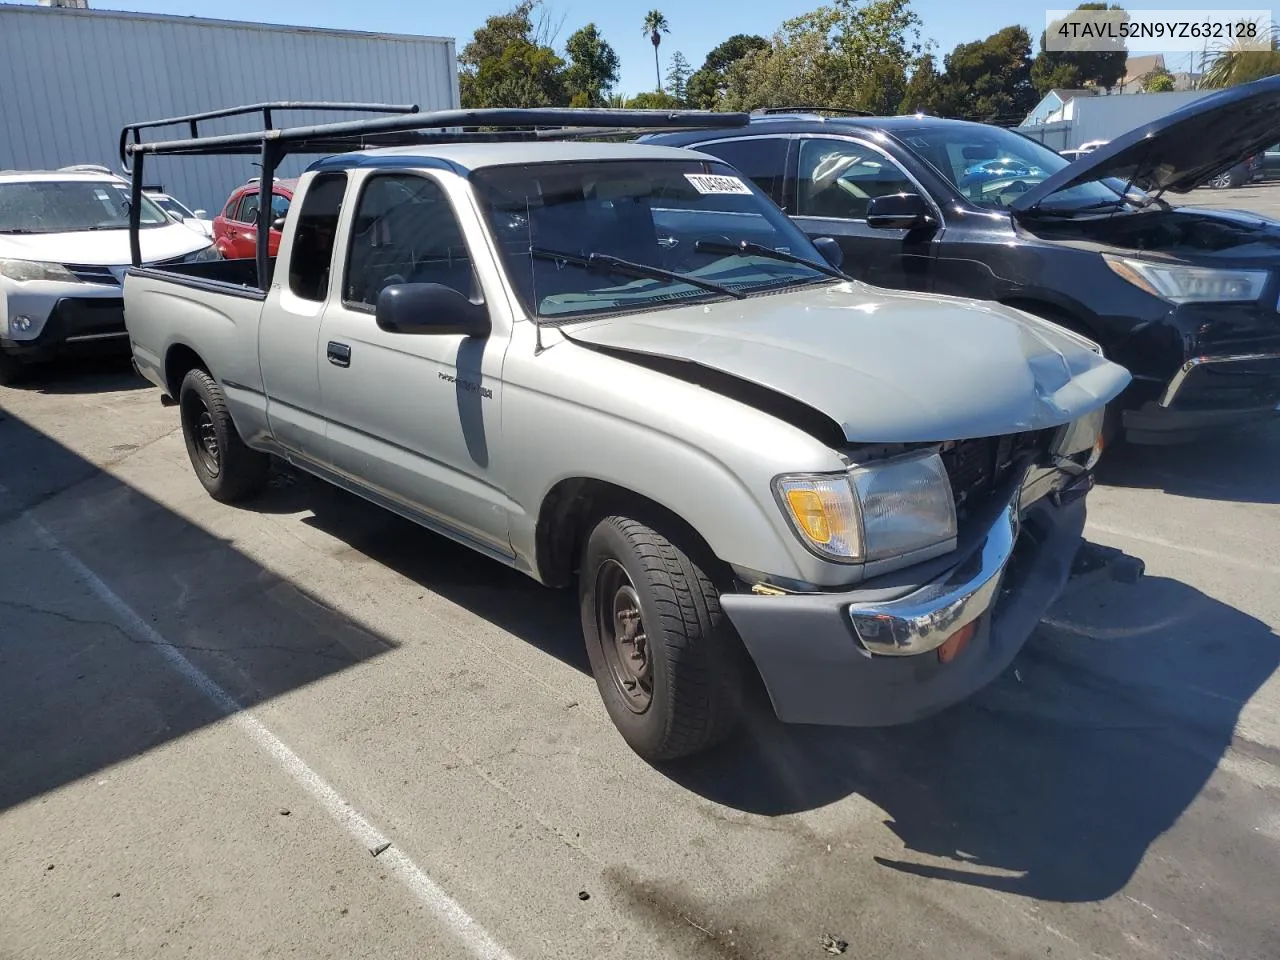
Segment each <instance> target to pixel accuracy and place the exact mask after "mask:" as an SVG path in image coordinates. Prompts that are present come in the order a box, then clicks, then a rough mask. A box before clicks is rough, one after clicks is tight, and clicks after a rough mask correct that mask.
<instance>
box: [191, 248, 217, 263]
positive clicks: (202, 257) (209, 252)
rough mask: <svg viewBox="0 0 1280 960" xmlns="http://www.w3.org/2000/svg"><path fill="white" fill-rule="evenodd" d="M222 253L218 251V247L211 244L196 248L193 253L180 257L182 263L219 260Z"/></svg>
mask: <svg viewBox="0 0 1280 960" xmlns="http://www.w3.org/2000/svg"><path fill="white" fill-rule="evenodd" d="M221 259H222V254H220V253H218V248H217V247H216V246H214V245H213V244H210V245H209V246H207V247H203V248H201V249H200V250H197V251H196V252H195V253H188V254H187V255H186V256H185V257H183V258H182V262H183V263H204V262H205V261H206V260H221Z"/></svg>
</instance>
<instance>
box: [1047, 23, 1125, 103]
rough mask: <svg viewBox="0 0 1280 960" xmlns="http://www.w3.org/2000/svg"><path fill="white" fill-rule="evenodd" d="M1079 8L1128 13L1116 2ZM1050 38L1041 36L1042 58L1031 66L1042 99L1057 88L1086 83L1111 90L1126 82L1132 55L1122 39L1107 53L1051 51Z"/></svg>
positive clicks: (1094, 41)
mask: <svg viewBox="0 0 1280 960" xmlns="http://www.w3.org/2000/svg"><path fill="white" fill-rule="evenodd" d="M1076 9H1077V10H1118V11H1120V12H1122V13H1123V11H1124V8H1123V7H1121V6H1120V5H1119V4H1115V3H1113V4H1111V6H1110V7H1108V6H1107V5H1106V4H1105V3H1082V4H1080V5H1079V6H1077V7H1076ZM1061 22H1062V21H1056V22H1055V23H1053V24H1051V25H1050V29H1055V28H1056V27H1057V26H1058V25H1059V24H1060V23H1061ZM1048 37H1049V34H1048V31H1045V32H1044V33H1041V34H1040V55H1039V56H1038V57H1036V60H1035V63H1034V64H1033V65H1032V67H1031V82H1032V83H1033V84H1034V85H1035V88H1036V92H1037V93H1038V94H1039V95H1040V96H1042V97H1043V96H1044V95H1045V94H1046V93H1048V92H1049V91H1050V90H1053V89H1055V88H1066V89H1078V88H1080V87H1083V86H1084V85H1085V84H1092V85H1094V86H1096V87H1103V88H1105V89H1107V90H1110V89H1111V88H1112V87H1114V86H1115V85H1116V84H1117V83H1119V82H1120V80H1121V79H1123V77H1124V71H1125V65H1126V63H1127V62H1128V59H1129V53H1128V51H1127V50H1126V49H1125V48H1124V42H1123V41H1122V40H1119V39H1116V40H1115V41H1113V42H1109V43H1108V46H1109V49H1107V50H1084V49H1071V50H1049V49H1047V47H1048V42H1047V41H1048ZM1097 42H1098V41H1097V38H1093V39H1092V40H1089V41H1086V40H1083V39H1081V40H1072V41H1071V45H1072V46H1073V47H1074V46H1080V47H1083V46H1084V45H1085V44H1086V43H1089V44H1090V45H1096V44H1097Z"/></svg>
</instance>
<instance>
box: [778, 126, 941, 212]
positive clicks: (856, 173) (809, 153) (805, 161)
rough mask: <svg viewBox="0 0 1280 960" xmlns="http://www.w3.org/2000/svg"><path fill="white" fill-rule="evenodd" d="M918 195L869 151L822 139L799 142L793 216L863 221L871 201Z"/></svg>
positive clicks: (882, 158)
mask: <svg viewBox="0 0 1280 960" xmlns="http://www.w3.org/2000/svg"><path fill="white" fill-rule="evenodd" d="M916 192H917V191H916V188H915V186H914V185H913V184H912V183H911V181H910V180H909V179H908V178H907V175H906V174H905V173H904V172H903V171H902V168H900V167H899V166H898V165H897V164H896V163H894V162H893V161H892V160H890V159H889V158H888V157H886V156H885V155H884V154H882V153H880V152H878V151H876V150H872V149H871V148H870V147H864V146H862V145H860V144H857V143H852V142H849V141H844V140H826V139H821V138H813V139H807V140H801V141H800V158H799V169H798V170H797V176H796V194H797V195H796V216H799V217H830V218H833V219H840V220H865V219H866V216H867V206H868V205H869V204H870V203H871V198H872V197H882V196H885V195H886V194H891V193H916Z"/></svg>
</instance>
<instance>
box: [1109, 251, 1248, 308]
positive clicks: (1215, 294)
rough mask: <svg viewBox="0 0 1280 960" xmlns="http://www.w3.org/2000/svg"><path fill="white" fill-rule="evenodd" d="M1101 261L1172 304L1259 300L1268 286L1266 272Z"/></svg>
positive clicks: (1123, 259) (1116, 259) (1127, 259)
mask: <svg viewBox="0 0 1280 960" xmlns="http://www.w3.org/2000/svg"><path fill="white" fill-rule="evenodd" d="M1102 259H1103V260H1105V261H1106V263H1107V266H1108V267H1110V268H1111V270H1112V272H1113V273H1115V274H1116V275H1117V276H1120V277H1123V278H1124V279H1125V280H1128V281H1129V282H1130V283H1132V284H1133V285H1134V286H1135V287H1140V288H1142V289H1143V290H1145V291H1147V293H1150V294H1152V295H1153V296H1157V297H1162V298H1164V299H1165V300H1169V301H1171V302H1173V303H1218V302H1224V301H1231V300H1257V299H1258V298H1259V297H1260V296H1262V289H1263V287H1265V286H1266V285H1267V271H1266V270H1230V269H1221V268H1218V267H1188V266H1183V265H1181V264H1171V263H1155V262H1154V261H1151V260H1135V259H1133V258H1132V257H1116V256H1112V255H1110V254H1105V253H1104V254H1103V255H1102Z"/></svg>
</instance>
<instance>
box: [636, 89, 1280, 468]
mask: <svg viewBox="0 0 1280 960" xmlns="http://www.w3.org/2000/svg"><path fill="white" fill-rule="evenodd" d="M1277 117H1280V78H1276V77H1271V78H1267V79H1264V80H1259V81H1255V82H1253V83H1249V84H1244V85H1241V86H1238V87H1234V88H1231V89H1228V90H1223V91H1221V92H1218V93H1215V94H1211V95H1210V96H1207V97H1204V98H1203V99H1201V100H1197V101H1196V102H1194V103H1192V104H1190V105H1189V106H1186V107H1184V108H1182V109H1180V110H1178V111H1176V112H1174V113H1171V114H1169V115H1167V116H1165V117H1163V118H1161V119H1159V120H1156V121H1153V122H1151V123H1149V124H1146V125H1144V126H1142V127H1140V128H1138V129H1136V130H1134V131H1132V132H1131V133H1128V134H1126V135H1124V136H1122V137H1118V138H1116V139H1114V140H1112V141H1110V142H1108V143H1106V144H1104V145H1103V146H1100V147H1097V148H1096V149H1094V150H1093V151H1091V152H1090V153H1088V154H1086V155H1085V156H1083V157H1080V158H1078V159H1076V160H1075V161H1074V162H1071V161H1068V160H1067V159H1066V158H1064V157H1061V156H1060V155H1058V154H1057V153H1055V152H1054V151H1052V150H1049V149H1048V148H1046V147H1044V146H1042V145H1041V144H1039V143H1036V142H1034V141H1033V140H1030V139H1029V138H1027V137H1024V136H1021V135H1020V134H1018V133H1016V132H1014V131H1011V130H1004V129H1001V128H999V127H993V126H988V125H984V124H977V123H966V122H963V121H959V120H944V119H938V118H933V117H919V116H901V117H879V118H874V117H871V118H868V117H839V118H830V117H828V118H823V117H817V116H812V115H792V116H773V117H768V118H763V117H762V118H758V119H753V120H752V121H751V123H750V124H749V125H748V126H747V127H746V128H736V129H725V130H719V131H716V130H695V131H683V132H663V133H660V134H654V135H651V136H648V137H645V138H644V140H645V142H648V143H654V144H658V143H662V144H667V145H678V146H685V147H691V148H694V149H697V150H699V151H701V152H704V153H707V154H710V155H713V156H716V157H719V158H721V159H724V160H726V161H728V162H729V163H731V164H733V165H734V166H736V167H737V168H738V169H740V170H742V171H744V172H745V173H746V174H747V175H748V176H750V177H752V178H753V179H754V180H755V182H756V183H757V184H758V185H759V186H760V188H761V189H762V190H764V191H765V193H767V194H768V195H769V196H770V197H771V198H772V199H773V200H774V201H775V202H776V203H777V204H778V205H779V206H780V207H781V208H782V209H783V210H784V211H786V212H787V213H788V214H790V215H791V217H792V218H793V219H794V220H795V222H796V223H797V224H798V225H799V226H800V227H801V228H802V229H804V230H805V232H806V233H808V234H809V236H811V237H817V236H832V237H834V238H835V239H836V240H837V241H838V242H839V243H840V245H841V247H842V248H843V250H844V254H845V263H846V264H847V265H848V269H849V270H850V272H852V273H854V274H855V275H856V276H857V277H858V278H859V279H860V280H864V281H866V282H869V283H874V284H878V285H881V286H885V287H895V288H899V289H905V290H916V291H927V292H931V293H943V294H949V295H953V296H961V297H975V298H979V299H983V300H995V301H999V302H1001V303H1005V304H1008V305H1010V306H1015V307H1018V308H1019V309H1022V310H1026V311H1029V312H1031V313H1034V314H1036V315H1038V316H1041V317H1045V318H1046V319H1049V320H1052V321H1054V322H1055V323H1059V324H1061V325H1062V326H1065V327H1067V328H1069V329H1072V330H1075V331H1077V332H1078V333H1082V334H1084V335H1085V336H1087V337H1089V338H1090V339H1092V340H1095V341H1097V342H1098V343H1099V344H1100V345H1101V346H1102V348H1103V350H1104V352H1105V353H1106V355H1107V356H1108V357H1110V358H1111V359H1113V360H1115V361H1116V362H1117V363H1121V364H1123V365H1124V366H1126V367H1127V368H1128V369H1129V370H1130V371H1131V372H1132V373H1133V375H1134V382H1133V385H1132V386H1131V387H1130V388H1129V389H1128V390H1127V391H1126V392H1125V394H1124V395H1123V397H1121V398H1120V399H1119V400H1118V401H1117V403H1116V404H1114V405H1113V408H1112V412H1111V417H1110V418H1109V420H1110V422H1109V425H1108V435H1109V436H1111V435H1114V436H1120V435H1123V436H1127V437H1128V439H1129V440H1131V441H1133V442H1136V443H1169V442H1178V441H1184V440H1190V439H1194V438H1196V437H1202V436H1204V435H1206V434H1209V433H1212V432H1214V431H1217V430H1220V429H1222V428H1224V427H1228V426H1233V425H1238V424H1242V423H1247V422H1251V421H1253V420H1256V419H1259V418H1263V417H1271V416H1273V415H1274V414H1275V411H1276V407H1277V404H1280V322H1278V316H1280V315H1278V314H1277V312H1276V308H1275V304H1276V301H1277V298H1278V297H1280V270H1277V268H1278V267H1280V223H1276V222H1273V221H1270V220H1267V219H1265V218H1262V217H1258V216H1255V215H1246V214H1243V213H1240V212H1232V211H1227V210H1209V209H1203V208H1191V207H1173V206H1170V205H1169V204H1168V203H1166V202H1165V201H1164V200H1163V199H1161V198H1160V194H1162V193H1164V192H1165V191H1173V192H1179V193H1180V192H1186V191H1188V190H1190V189H1192V188H1193V187H1195V186H1197V185H1199V184H1201V183H1204V182H1205V180H1207V179H1210V178H1211V177H1213V176H1215V175H1217V174H1218V173H1219V172H1221V171H1223V170H1226V169H1227V168H1229V167H1230V166H1231V165H1233V164H1235V163H1238V162H1239V161H1240V160H1241V159H1243V158H1245V157H1247V156H1249V155H1252V154H1255V153H1258V152H1260V151H1261V150H1262V148H1263V146H1264V145H1266V144H1268V143H1272V142H1274V141H1275V140H1276V136H1277V134H1280V123H1278V122H1277V120H1276V118H1277ZM974 151H989V152H990V153H992V154H994V155H997V156H1000V157H1011V158H1015V159H1017V160H1019V161H1020V162H1022V163H1023V164H1024V165H1025V166H1026V167H1027V168H1028V169H1030V168H1032V167H1034V168H1037V169H1038V171H1039V172H1037V173H1034V174H1032V173H1028V174H1027V175H1026V176H1020V177H1015V178H1011V179H1007V180H997V181H995V182H969V181H966V179H965V174H966V171H967V170H968V169H970V165H971V163H972V161H971V159H970V157H971V156H972V154H973V152H974ZM837 161H838V162H844V163H853V162H857V163H867V162H871V161H874V162H875V163H876V164H878V168H877V169H878V170H879V171H880V172H879V173H878V175H877V179H876V182H875V185H874V189H869V188H868V187H866V186H865V185H864V184H862V183H861V182H860V181H858V180H857V179H856V178H847V179H844V180H842V181H840V182H838V183H828V182H824V181H820V180H818V179H816V178H815V174H814V171H815V170H817V169H819V168H821V167H822V166H823V165H827V166H830V165H832V164H834V163H836V162H837ZM1144 190H1145V191H1149V192H1146V193H1144V192H1143V191H1144Z"/></svg>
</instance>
